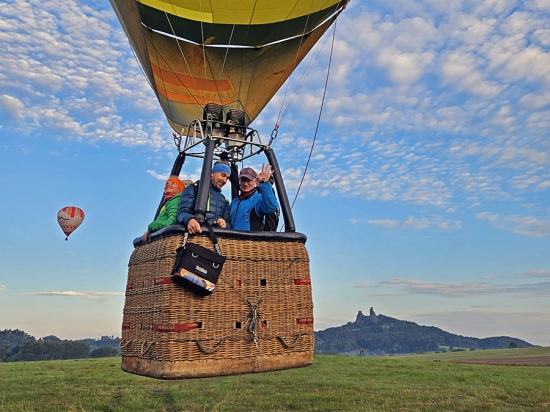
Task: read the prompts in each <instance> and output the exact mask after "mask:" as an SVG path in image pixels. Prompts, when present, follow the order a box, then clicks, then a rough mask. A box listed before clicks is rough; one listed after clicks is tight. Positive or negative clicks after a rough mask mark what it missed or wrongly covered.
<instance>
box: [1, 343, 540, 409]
mask: <svg viewBox="0 0 550 412" xmlns="http://www.w3.org/2000/svg"><path fill="white" fill-rule="evenodd" d="M544 357H546V358H548V357H550V348H549V347H544V348H540V347H537V348H526V349H502V350H485V351H465V352H452V353H442V354H426V355H407V356H386V357H380V358H376V357H351V356H338V355H316V356H315V362H314V364H313V365H312V366H309V367H306V368H299V369H290V370H285V371H275V372H267V373H260V374H248V375H237V376H227V377H215V378H204V379H187V380H170V381H163V380H158V379H152V378H147V377H143V376H137V375H132V374H129V373H126V372H123V371H122V370H121V369H120V358H119V357H113V358H100V359H82V360H67V361H42V362H13V363H0V411H77V410H78V411H239V412H241V411H510V412H511V411H514V412H515V411H550V385H549V382H550V368H549V367H548V366H509V365H490V364H470V363H456V362H465V361H468V360H470V361H472V360H474V361H479V360H484V361H486V362H489V361H490V360H491V359H506V358H507V359H516V360H517V359H522V358H532V359H534V358H544Z"/></svg>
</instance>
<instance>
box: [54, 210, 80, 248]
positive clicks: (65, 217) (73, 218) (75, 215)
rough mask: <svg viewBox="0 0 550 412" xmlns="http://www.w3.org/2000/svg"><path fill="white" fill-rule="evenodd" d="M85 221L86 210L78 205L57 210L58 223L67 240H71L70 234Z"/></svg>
mask: <svg viewBox="0 0 550 412" xmlns="http://www.w3.org/2000/svg"><path fill="white" fill-rule="evenodd" d="M83 221H84V211H83V210H82V209H80V208H79V207H76V206H65V207H64V208H61V210H60V211H59V212H57V223H59V227H61V230H62V231H63V233H65V236H66V238H65V240H69V236H70V235H71V233H73V232H74V231H75V230H76V229H77V228H78V227H79V226H80V225H81V224H82V222H83Z"/></svg>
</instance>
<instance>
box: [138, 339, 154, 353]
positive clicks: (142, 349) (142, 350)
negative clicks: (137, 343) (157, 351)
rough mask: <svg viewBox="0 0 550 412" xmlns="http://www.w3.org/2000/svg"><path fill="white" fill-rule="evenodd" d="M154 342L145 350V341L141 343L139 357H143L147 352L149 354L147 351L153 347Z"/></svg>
mask: <svg viewBox="0 0 550 412" xmlns="http://www.w3.org/2000/svg"><path fill="white" fill-rule="evenodd" d="M155 343H156V342H155V341H154V340H153V341H152V342H151V343H149V345H148V346H147V348H145V346H146V345H147V341H146V340H144V341H143V342H142V343H141V354H140V356H143V355H145V354H146V353H147V352H149V350H150V349H151V348H152V347H153V345H154V344H155Z"/></svg>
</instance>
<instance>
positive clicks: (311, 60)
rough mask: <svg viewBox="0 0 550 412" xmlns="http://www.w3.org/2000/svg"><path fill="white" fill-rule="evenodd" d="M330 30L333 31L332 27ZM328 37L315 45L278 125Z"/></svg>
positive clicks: (296, 95)
mask: <svg viewBox="0 0 550 412" xmlns="http://www.w3.org/2000/svg"><path fill="white" fill-rule="evenodd" d="M332 29H333V30H334V27H333V28H332ZM329 37H330V36H325V40H324V41H323V44H322V45H320V43H318V44H317V45H316V49H315V51H314V53H313V54H312V55H311V58H310V59H309V62H308V64H307V65H306V68H305V69H304V72H303V73H302V77H301V78H300V81H299V82H298V84H297V85H296V88H295V89H294V92H293V93H292V96H291V98H290V101H289V102H288V104H287V106H286V108H285V110H284V112H283V115H282V117H281V118H280V120H279V121H278V124H279V125H280V124H281V123H282V122H283V119H284V118H285V116H286V115H287V114H288V112H289V110H290V107H291V106H292V104H293V103H294V100H296V98H297V97H298V92H299V91H300V89H301V88H302V86H303V85H304V83H305V81H306V78H307V77H308V76H309V73H310V72H311V70H312V69H313V67H314V66H315V63H316V62H317V59H318V58H319V55H320V54H321V50H323V48H324V47H325V44H326V42H327V40H328V39H329Z"/></svg>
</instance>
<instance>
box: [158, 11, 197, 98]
mask: <svg viewBox="0 0 550 412" xmlns="http://www.w3.org/2000/svg"><path fill="white" fill-rule="evenodd" d="M172 7H173V6H172ZM164 14H166V20H168V24H169V25H170V29H172V34H173V35H174V38H175V40H176V44H177V45H178V49H179V50H180V53H181V57H183V61H184V62H185V66H186V67H187V71H188V72H189V74H190V75H191V79H192V80H193V84H194V85H195V89H197V82H196V81H195V76H194V75H193V73H192V72H191V68H190V67H189V63H188V62H187V59H186V58H185V54H184V53H183V50H182V49H181V45H180V41H179V40H178V39H177V36H176V32H175V30H174V27H173V26H172V22H171V21H170V17H169V16H168V13H166V12H164ZM172 71H173V70H172ZM176 77H178V76H176ZM178 79H179V77H178ZM180 83H181V84H182V85H183V87H185V89H186V90H187V91H188V92H189V94H190V95H191V97H193V98H194V99H195V97H194V96H193V95H192V93H191V91H190V90H189V89H188V88H187V86H185V85H184V84H183V82H182V81H181V80H180ZM195 101H196V102H197V104H200V103H199V102H198V100H197V99H195Z"/></svg>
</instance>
